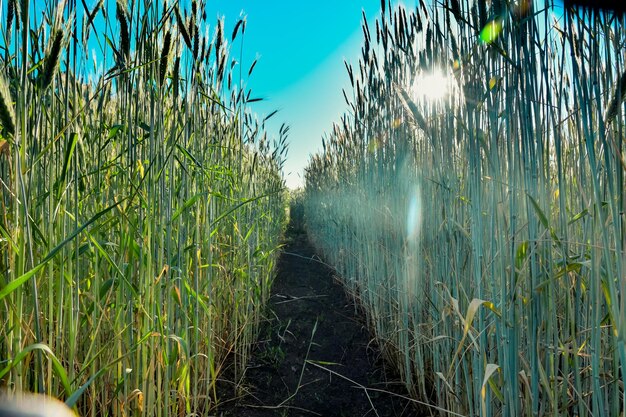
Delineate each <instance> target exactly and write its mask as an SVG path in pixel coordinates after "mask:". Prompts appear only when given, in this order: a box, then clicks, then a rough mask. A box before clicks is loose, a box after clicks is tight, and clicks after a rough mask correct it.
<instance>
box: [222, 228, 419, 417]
mask: <svg viewBox="0 0 626 417" xmlns="http://www.w3.org/2000/svg"><path fill="white" fill-rule="evenodd" d="M285 243H286V245H285V247H284V250H283V253H282V255H281V257H280V258H279V261H278V264H277V276H276V279H275V281H274V286H273V290H272V296H271V299H270V303H269V311H268V315H267V316H268V319H267V321H266V322H265V323H264V324H263V326H262V329H261V337H260V342H258V346H257V347H256V349H255V351H254V353H253V357H252V359H251V361H250V363H249V367H248V369H247V370H246V374H245V377H244V379H243V381H242V384H241V386H240V387H239V389H238V390H237V391H238V394H233V395H235V398H234V399H230V400H228V399H227V398H224V396H222V406H220V407H219V408H218V413H217V414H218V415H221V416H224V417H234V416H242V417H264V416H294V417H295V416H325V417H331V416H337V417H339V416H350V417H358V416H371V417H374V416H379V417H391V416H394V417H395V416H418V415H424V414H421V413H420V412H419V411H418V410H417V409H416V408H415V407H414V406H413V403H411V402H410V401H408V400H406V399H403V398H402V397H401V396H406V395H407V393H406V391H405V390H404V386H403V385H402V384H401V383H400V382H399V381H398V380H397V377H394V376H393V375H392V373H391V372H390V371H389V370H388V369H386V367H385V366H384V364H383V361H382V359H381V357H380V352H379V351H378V350H377V348H376V345H375V344H374V343H373V342H372V337H371V336H370V334H369V332H368V330H367V328H366V326H365V323H364V322H363V320H362V319H361V318H360V317H359V314H358V309H357V308H356V307H355V305H354V304H353V303H352V302H351V301H350V299H349V298H348V297H347V296H346V294H345V292H344V290H343V288H342V287H341V285H340V284H339V283H337V282H336V281H335V279H334V272H333V270H332V269H330V268H329V267H328V266H325V265H324V264H323V263H322V262H321V261H320V259H319V258H318V257H317V256H316V255H315V251H314V249H313V247H312V246H311V244H310V243H309V241H308V239H307V235H306V232H305V231H304V230H303V228H302V226H301V223H300V222H298V221H297V220H296V221H293V220H292V223H291V224H290V225H289V227H288V230H287V234H286V242H285ZM366 388H367V389H366Z"/></svg>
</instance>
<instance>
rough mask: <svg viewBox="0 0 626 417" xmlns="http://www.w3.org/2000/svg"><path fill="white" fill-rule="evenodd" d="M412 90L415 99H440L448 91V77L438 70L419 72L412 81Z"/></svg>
mask: <svg viewBox="0 0 626 417" xmlns="http://www.w3.org/2000/svg"><path fill="white" fill-rule="evenodd" d="M412 91H413V97H415V98H416V99H419V98H422V99H426V100H430V101H437V100H441V99H443V98H444V97H445V96H446V95H447V94H448V92H449V91H450V78H449V77H448V76H446V75H445V74H444V73H443V72H441V71H440V70H435V71H433V72H430V73H424V74H421V75H420V76H419V77H417V78H416V79H415V81H414V82H413V86H412Z"/></svg>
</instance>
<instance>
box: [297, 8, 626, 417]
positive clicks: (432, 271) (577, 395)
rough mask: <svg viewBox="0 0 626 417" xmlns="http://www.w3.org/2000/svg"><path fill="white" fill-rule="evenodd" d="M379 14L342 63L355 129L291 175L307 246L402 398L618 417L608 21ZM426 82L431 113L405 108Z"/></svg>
mask: <svg viewBox="0 0 626 417" xmlns="http://www.w3.org/2000/svg"><path fill="white" fill-rule="evenodd" d="M382 9H383V11H382V15H381V16H380V18H379V19H378V20H377V21H376V27H375V31H374V28H370V27H368V26H367V22H364V26H363V30H364V34H365V35H364V44H363V48H362V57H361V59H360V61H359V62H358V67H357V65H355V66H351V65H348V64H347V68H348V73H349V76H350V79H351V82H352V86H353V89H352V94H351V95H349V94H346V98H347V101H348V104H349V106H350V111H349V113H348V114H347V115H346V116H344V118H343V119H342V120H341V121H340V122H339V123H337V124H336V125H335V126H334V129H333V130H332V132H331V133H330V134H329V135H328V137H327V138H326V140H325V142H324V152H322V153H321V154H319V155H316V156H314V157H313V158H312V159H311V161H310V164H309V166H308V168H307V170H306V203H305V215H306V221H307V223H308V228H309V231H310V233H311V235H312V236H313V239H314V241H315V244H316V245H317V247H318V248H320V249H321V250H322V251H323V252H324V254H325V256H326V257H327V258H328V260H329V262H331V263H332V264H334V265H336V266H337V268H338V269H339V270H340V272H341V275H342V276H343V279H344V281H345V283H346V285H348V287H349V288H350V289H351V290H352V291H353V292H354V293H355V294H356V295H357V296H358V297H359V298H360V300H361V302H362V303H363V304H364V305H365V306H366V309H367V311H368V317H369V320H370V322H371V323H372V326H373V328H374V329H375V332H376V335H377V337H378V338H379V339H380V340H381V341H382V345H383V346H384V350H385V352H386V354H387V356H388V357H389V358H390V359H392V360H393V361H394V363H395V364H396V365H397V367H398V369H399V370H400V372H401V374H402V376H403V378H404V381H405V383H406V385H407V386H408V387H409V389H411V390H412V392H413V393H414V395H415V396H416V397H419V398H421V399H425V400H428V401H431V402H433V403H435V404H437V405H438V406H439V407H441V408H444V409H447V410H450V411H452V412H456V413H460V414H463V415H485V416H491V415H502V416H511V417H513V416H521V415H528V416H537V415H542V416H543V415H554V416H558V415H578V416H616V415H620V414H621V413H623V412H624V408H625V407H626V401H625V399H624V376H625V373H624V371H623V366H624V365H625V364H626V353H625V352H626V350H625V349H624V338H625V336H626V333H625V330H626V327H625V326H626V319H625V318H626V311H625V308H626V297H625V296H624V293H625V291H626V277H625V275H624V274H625V271H624V267H625V265H624V261H625V260H626V258H625V245H626V240H625V239H626V233H625V230H624V169H625V168H626V165H625V163H624V157H623V155H624V143H623V134H624V107H623V99H624V92H625V91H626V90H625V87H624V85H626V79H625V76H624V74H625V68H626V67H625V63H624V57H625V55H624V46H625V44H624V42H625V41H626V36H625V35H626V34H625V33H624V29H623V24H624V21H623V18H619V17H615V16H612V15H610V14H597V13H592V12H589V11H585V10H575V9H572V10H569V9H568V10H564V11H563V10H562V9H559V8H553V7H552V4H551V3H550V2H548V3H546V4H544V3H543V2H541V1H537V2H531V1H524V0H523V1H506V0H502V1H493V2H491V3H489V2H482V1H469V0H466V1H460V0H448V1H444V2H436V3H433V5H432V6H430V5H427V4H426V3H425V2H423V1H420V4H419V5H418V6H417V7H416V8H415V9H414V10H407V9H405V8H403V7H401V6H399V7H395V8H392V7H391V4H389V3H386V2H385V1H383V2H382ZM437 69H439V70H441V71H443V72H444V73H447V74H448V75H449V77H450V80H451V82H450V84H451V85H450V86H449V89H450V90H449V91H448V94H446V95H445V97H444V98H442V99H439V100H434V101H433V100H427V99H425V98H423V97H421V95H420V94H419V91H417V92H414V91H412V85H414V83H415V81H416V79H419V78H420V77H421V76H422V75H424V74H429V73H431V72H433V71H434V70H437ZM441 414H442V415H445V414H446V413H443V412H441Z"/></svg>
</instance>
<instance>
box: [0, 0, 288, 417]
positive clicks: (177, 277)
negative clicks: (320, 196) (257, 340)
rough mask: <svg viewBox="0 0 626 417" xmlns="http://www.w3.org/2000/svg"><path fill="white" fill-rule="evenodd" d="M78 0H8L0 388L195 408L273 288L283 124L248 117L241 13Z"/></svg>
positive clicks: (0, 168) (2, 105)
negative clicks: (276, 131)
mask: <svg viewBox="0 0 626 417" xmlns="http://www.w3.org/2000/svg"><path fill="white" fill-rule="evenodd" d="M89 3H94V4H90V5H89V7H92V8H91V9H89V8H87V4H86V3H85V2H76V1H75V0H68V1H46V2H39V1H36V2H35V1H29V0H21V1H17V0H9V1H8V2H7V1H5V2H2V8H1V10H2V12H3V16H5V19H4V22H3V26H2V30H1V32H0V33H1V34H2V40H1V41H0V46H1V49H0V55H1V57H0V122H1V124H2V127H1V130H0V134H1V136H0V148H1V149H2V153H0V179H1V183H0V193H1V199H0V201H1V204H2V210H1V213H2V214H1V218H0V385H1V386H4V387H6V388H8V389H9V390H32V391H39V392H44V393H47V394H49V395H53V396H56V397H59V398H62V399H64V400H66V401H67V402H68V403H69V404H71V405H74V404H76V406H77V407H78V411H79V412H80V415H84V416H90V415H91V416H96V415H111V416H121V415H150V416H167V415H189V414H194V413H195V414H197V415H205V414H206V413H208V412H209V410H211V409H212V408H213V407H214V406H215V404H216V401H217V390H216V384H217V382H218V380H219V379H220V378H221V377H222V375H223V370H224V366H225V364H226V363H231V362H232V363H233V367H234V374H233V375H232V377H234V378H239V377H240V376H241V374H242V371H243V367H244V366H245V363H246V359H247V356H248V354H249V350H250V344H251V342H252V340H253V339H254V337H255V334H256V329H257V324H258V321H259V314H260V307H261V306H262V305H263V303H264V302H265V300H266V299H267V297H268V295H269V292H268V291H269V286H270V283H271V276H272V270H273V265H274V262H275V258H276V252H277V248H278V247H279V239H280V235H281V232H282V229H283V227H284V222H285V207H284V206H285V205H284V183H283V180H282V178H281V175H280V169H281V166H282V163H283V159H284V156H285V150H286V147H285V133H286V130H284V129H283V130H281V132H280V135H279V137H278V139H276V140H271V139H269V138H268V136H267V133H266V132H265V126H264V123H265V121H264V120H263V121H259V120H256V118H255V117H254V116H253V115H251V113H250V112H249V106H248V103H250V102H251V101H253V100H254V96H251V93H250V91H249V90H248V89H247V87H246V80H245V78H244V77H245V75H246V74H248V75H249V71H248V68H241V66H242V65H243V64H242V63H241V62H237V61H236V60H235V59H234V58H232V57H231V55H230V50H231V46H229V43H232V45H233V46H234V47H237V45H239V47H241V46H240V45H241V44H240V39H241V37H242V35H243V33H244V31H245V21H244V20H241V21H239V22H238V23H237V24H236V25H235V26H234V31H233V33H232V35H230V31H229V33H225V30H226V28H225V25H224V22H223V20H220V21H218V22H217V23H216V25H214V26H213V27H214V29H213V30H212V31H211V32H210V31H209V22H207V18H206V12H205V1H203V0H192V1H191V2H190V3H189V2H187V3H185V4H183V2H180V3H179V2H153V1H138V0H133V1H130V2H128V1H125V0H117V1H116V2H113V1H110V2H109V1H98V2H89ZM92 55H93V57H92ZM227 357H230V358H232V359H227ZM227 361H228V362H227Z"/></svg>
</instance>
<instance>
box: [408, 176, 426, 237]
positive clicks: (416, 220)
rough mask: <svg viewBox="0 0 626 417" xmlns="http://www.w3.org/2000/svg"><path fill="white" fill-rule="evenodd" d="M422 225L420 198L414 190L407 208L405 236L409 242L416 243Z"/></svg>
mask: <svg viewBox="0 0 626 417" xmlns="http://www.w3.org/2000/svg"><path fill="white" fill-rule="evenodd" d="M421 225H422V197H421V195H420V190H419V188H416V189H415V191H414V192H413V194H412V195H411V198H410V199H409V205H408V207H407V219H406V235H407V239H408V240H409V241H416V240H417V238H418V237H419V234H420V229H421Z"/></svg>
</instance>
